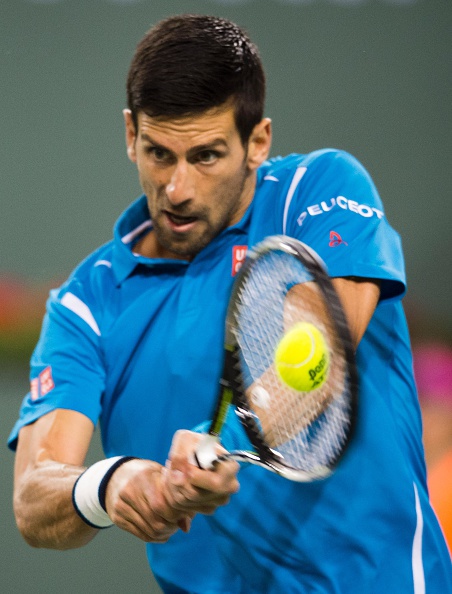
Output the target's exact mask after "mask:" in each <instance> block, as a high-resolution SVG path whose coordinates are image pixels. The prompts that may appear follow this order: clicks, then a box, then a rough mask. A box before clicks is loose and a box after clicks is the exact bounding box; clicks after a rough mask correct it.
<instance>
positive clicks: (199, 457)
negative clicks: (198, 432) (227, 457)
mask: <svg viewBox="0 0 452 594" xmlns="http://www.w3.org/2000/svg"><path fill="white" fill-rule="evenodd" d="M219 443H220V441H219V439H218V437H217V436H216V435H210V433H208V434H206V435H204V437H203V438H202V439H201V441H200V442H199V444H198V447H197V448H196V451H195V461H196V464H197V465H198V466H199V468H202V469H203V470H212V469H213V468H214V466H215V462H216V461H217V460H218V454H217V453H216V446H217V445H218V444H219Z"/></svg>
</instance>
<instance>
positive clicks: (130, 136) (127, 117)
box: [122, 109, 137, 163]
mask: <svg viewBox="0 0 452 594" xmlns="http://www.w3.org/2000/svg"><path fill="white" fill-rule="evenodd" d="M122 113H123V116H124V123H125V127H126V146H127V156H128V157H129V159H130V160H131V161H132V162H133V163H136V160H137V155H136V150H135V142H136V139H137V131H136V129H135V124H134V122H133V118H132V112H131V111H130V109H124V110H123V112H122Z"/></svg>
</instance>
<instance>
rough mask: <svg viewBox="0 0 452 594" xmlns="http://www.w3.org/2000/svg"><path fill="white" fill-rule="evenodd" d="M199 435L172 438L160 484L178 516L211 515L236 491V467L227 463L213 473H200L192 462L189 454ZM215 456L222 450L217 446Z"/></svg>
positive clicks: (197, 441) (179, 433)
mask: <svg viewBox="0 0 452 594" xmlns="http://www.w3.org/2000/svg"><path fill="white" fill-rule="evenodd" d="M203 437H204V436H203V435H200V434H198V433H193V432H191V431H178V432H177V433H176V434H175V435H174V438H173V443H172V445H171V450H170V453H169V458H168V462H167V465H166V467H167V471H166V474H165V481H164V492H165V498H166V500H167V501H169V502H170V504H171V507H172V508H173V509H174V510H178V511H180V512H181V513H193V512H195V513H202V514H213V513H214V511H215V510H216V509H217V507H219V506H222V505H226V504H227V503H228V502H229V499H230V497H231V495H233V494H234V493H236V492H237V491H238V490H239V482H238V480H237V472H238V470H239V468H240V467H239V465H238V464H237V462H235V461H233V460H230V461H226V462H221V463H220V464H218V465H217V466H216V467H215V469H214V470H202V469H200V468H199V467H198V466H197V465H196V464H195V462H194V458H193V452H194V451H195V449H196V446H197V444H198V443H199V441H200V440H201V439H203ZM218 448H219V451H218V453H219V454H222V453H225V450H224V449H223V448H221V446H218Z"/></svg>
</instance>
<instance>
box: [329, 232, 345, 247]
mask: <svg viewBox="0 0 452 594" xmlns="http://www.w3.org/2000/svg"><path fill="white" fill-rule="evenodd" d="M341 244H344V245H348V243H347V242H346V241H344V240H343V239H342V237H341V236H340V235H339V233H336V231H330V243H329V244H328V245H329V246H330V247H337V246H338V245H341Z"/></svg>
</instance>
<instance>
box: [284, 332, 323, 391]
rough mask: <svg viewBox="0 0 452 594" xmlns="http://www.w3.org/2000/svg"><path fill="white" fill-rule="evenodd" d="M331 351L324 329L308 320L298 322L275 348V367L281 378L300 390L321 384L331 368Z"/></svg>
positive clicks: (310, 388)
mask: <svg viewBox="0 0 452 594" xmlns="http://www.w3.org/2000/svg"><path fill="white" fill-rule="evenodd" d="M329 363H330V357H329V351H328V347H327V344H326V341H325V338H324V337H323V334H322V332H320V330H319V329H318V328H317V327H316V326H314V324H311V323H309V322H299V323H298V324H295V325H294V326H293V327H292V328H291V329H290V330H289V331H288V332H287V333H286V334H285V335H284V336H283V337H282V339H281V341H280V342H279V344H278V346H277V347H276V351H275V367H276V371H277V372H278V375H279V377H280V378H281V380H282V381H283V382H284V383H286V384H287V385H288V386H290V387H291V388H294V389H295V390H298V391H300V392H310V391H311V390H315V389H317V388H319V387H320V386H321V385H322V384H323V383H324V382H325V380H326V378H327V376H328V371H329Z"/></svg>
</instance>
